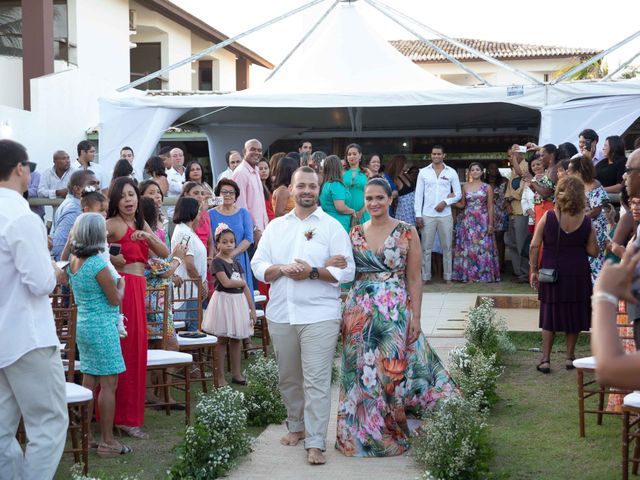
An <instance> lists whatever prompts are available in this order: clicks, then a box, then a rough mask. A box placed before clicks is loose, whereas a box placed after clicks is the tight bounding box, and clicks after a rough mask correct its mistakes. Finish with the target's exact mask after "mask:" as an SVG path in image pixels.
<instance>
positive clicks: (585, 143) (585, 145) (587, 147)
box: [584, 138, 593, 152]
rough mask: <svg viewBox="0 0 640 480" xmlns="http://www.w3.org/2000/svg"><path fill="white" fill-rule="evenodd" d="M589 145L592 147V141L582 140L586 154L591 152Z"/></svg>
mask: <svg viewBox="0 0 640 480" xmlns="http://www.w3.org/2000/svg"><path fill="white" fill-rule="evenodd" d="M591 145H593V140H589V139H588V138H585V139H584V149H585V150H586V151H587V152H590V151H591Z"/></svg>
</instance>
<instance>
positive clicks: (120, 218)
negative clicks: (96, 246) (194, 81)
mask: <svg viewBox="0 0 640 480" xmlns="http://www.w3.org/2000/svg"><path fill="white" fill-rule="evenodd" d="M107 219H108V220H107V231H108V232H109V235H108V237H107V241H108V242H109V243H117V244H118V245H120V255H119V256H117V257H115V256H112V257H111V262H112V263H113V265H114V267H116V270H117V271H118V273H119V274H120V275H121V276H122V277H123V278H124V279H125V289H124V298H123V300H122V313H123V315H124V316H125V317H126V319H127V321H126V328H127V336H126V337H124V338H122V339H121V340H120V343H121V346H122V356H123V358H124V363H125V366H126V370H125V371H124V372H123V373H121V374H120V376H119V379H118V385H119V386H118V391H117V393H116V414H115V424H116V428H119V429H120V430H121V431H123V432H125V433H126V434H128V435H129V436H131V437H135V438H147V434H146V433H144V432H143V431H142V429H141V427H142V425H143V423H144V398H145V386H146V371H147V318H146V312H145V294H146V288H147V282H146V280H145V277H144V270H145V267H146V265H147V261H148V259H149V250H151V251H152V252H153V253H154V254H155V255H157V256H159V257H167V256H169V249H168V248H167V246H166V245H165V244H164V243H163V242H162V241H161V240H160V239H159V238H158V237H156V236H155V235H154V234H153V232H152V231H151V228H150V227H149V225H148V224H147V223H146V222H145V221H144V217H143V216H142V211H141V209H140V193H139V192H138V188H137V187H136V185H135V183H134V181H133V179H132V178H129V177H122V178H118V179H116V181H115V182H114V184H113V186H112V188H111V191H110V193H109V210H108V212H107Z"/></svg>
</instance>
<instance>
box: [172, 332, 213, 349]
mask: <svg viewBox="0 0 640 480" xmlns="http://www.w3.org/2000/svg"><path fill="white" fill-rule="evenodd" d="M216 343H218V337H216V336H214V335H207V336H206V337H202V338H185V337H181V336H180V335H178V345H179V346H181V347H197V346H198V345H215V344H216Z"/></svg>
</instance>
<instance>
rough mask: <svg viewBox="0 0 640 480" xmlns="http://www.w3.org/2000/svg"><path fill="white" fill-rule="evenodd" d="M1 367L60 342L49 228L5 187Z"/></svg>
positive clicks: (1, 200) (1, 195)
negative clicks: (53, 302) (53, 297)
mask: <svg viewBox="0 0 640 480" xmlns="http://www.w3.org/2000/svg"><path fill="white" fill-rule="evenodd" d="M0 204H1V205H2V208H0V272H2V276H0V368H4V367H7V366H9V365H11V364H12V363H14V362H15V361H16V360H18V359H19V358H20V357H22V356H23V355H25V354H26V353H29V352H30V351H32V350H35V349H36V348H44V347H51V346H56V345H59V344H60V342H59V341H58V337H57V336H56V329H55V323H54V321H53V313H52V311H51V302H50V300H49V297H48V295H49V293H50V292H51V291H52V290H53V289H54V287H55V286H56V277H55V274H54V271H53V266H52V265H51V257H49V252H48V251H47V232H46V230H45V228H44V224H43V223H42V220H41V219H40V217H38V215H36V214H35V213H33V212H32V211H31V210H29V204H28V203H27V201H26V200H25V199H24V198H22V196H21V195H19V194H18V193H17V192H15V191H13V190H10V189H8V188H0Z"/></svg>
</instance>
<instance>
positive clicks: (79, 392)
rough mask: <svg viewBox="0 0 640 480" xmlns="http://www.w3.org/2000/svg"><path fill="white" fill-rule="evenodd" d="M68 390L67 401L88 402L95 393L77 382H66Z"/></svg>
mask: <svg viewBox="0 0 640 480" xmlns="http://www.w3.org/2000/svg"><path fill="white" fill-rule="evenodd" d="M65 386H66V390H67V392H66V393H67V403H77V402H88V401H89V400H91V399H92V398H93V393H91V390H89V389H88V388H84V387H83V386H82V385H78V384H76V383H69V382H67V383H66V384H65Z"/></svg>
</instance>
